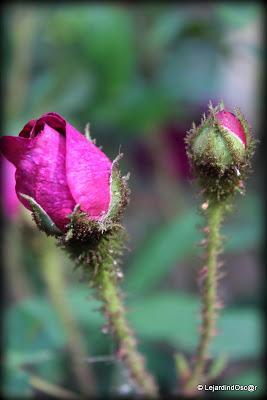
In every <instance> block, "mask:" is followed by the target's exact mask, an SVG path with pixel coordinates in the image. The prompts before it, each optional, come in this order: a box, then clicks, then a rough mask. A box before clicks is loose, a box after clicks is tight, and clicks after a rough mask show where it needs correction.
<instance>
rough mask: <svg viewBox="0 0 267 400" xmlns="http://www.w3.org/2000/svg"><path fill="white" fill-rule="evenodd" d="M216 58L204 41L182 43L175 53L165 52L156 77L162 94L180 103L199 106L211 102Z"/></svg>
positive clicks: (208, 44)
mask: <svg viewBox="0 0 267 400" xmlns="http://www.w3.org/2000/svg"><path fill="white" fill-rule="evenodd" d="M218 56H219V53H218V50H217V49H216V48H215V47H214V45H213V43H209V42H208V41H207V40H201V39H199V38H194V39H187V40H186V41H182V42H181V43H180V44H179V45H177V48H176V50H175V52H169V53H168V54H166V55H165V57H164V58H163V59H162V62H161V65H160V67H159V70H158V76H157V79H158V82H159V83H160V85H161V87H162V90H164V91H165V92H166V93H169V96H170V97H171V98H173V99H176V100H180V101H181V100H182V101H193V102H195V101H199V102H201V101H203V99H208V98H214V96H216V94H215V93H216V89H217V87H216V85H217V83H218V82H217V72H218V70H217V68H216V67H215V65H216V63H217V62H218ZM196 65H197V68H196ZM192 76H194V79H192Z"/></svg>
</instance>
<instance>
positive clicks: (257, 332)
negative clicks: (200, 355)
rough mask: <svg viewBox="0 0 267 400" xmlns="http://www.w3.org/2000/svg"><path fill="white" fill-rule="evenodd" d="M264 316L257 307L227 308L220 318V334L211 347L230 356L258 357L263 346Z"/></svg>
mask: <svg viewBox="0 0 267 400" xmlns="http://www.w3.org/2000/svg"><path fill="white" fill-rule="evenodd" d="M262 328H263V327H262V316H261V314H260V312H259V311H257V310H256V309H252V308H251V309H249V308H248V309H238V308H235V309H230V310H225V311H224V312H223V313H222V315H221V317H220V318H219V320H218V336H216V337H215V339H214V342H213V345H212V346H211V349H212V351H213V353H214V354H220V353H221V352H223V353H226V355H228V354H229V357H235V358H237V359H238V358H246V357H258V356H259V355H260V354H261V351H262V348H263V340H262V334H263V329H262Z"/></svg>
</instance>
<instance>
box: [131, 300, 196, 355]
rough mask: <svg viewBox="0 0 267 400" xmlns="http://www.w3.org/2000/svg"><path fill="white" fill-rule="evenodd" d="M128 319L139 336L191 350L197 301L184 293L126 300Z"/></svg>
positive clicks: (194, 341) (194, 336) (194, 333)
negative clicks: (128, 302)
mask: <svg viewBox="0 0 267 400" xmlns="http://www.w3.org/2000/svg"><path fill="white" fill-rule="evenodd" d="M130 310H131V311H130V312H129V318H130V319H131V320H132V322H133V325H134V327H135V328H136V330H137V332H138V333H139V335H140V336H141V337H143V338H146V339H149V340H153V339H154V340H167V341H169V342H171V343H175V344H177V343H178V344H179V345H180V346H181V347H183V348H189V349H192V348H193V346H194V345H195V343H196V334H197V321H196V316H197V315H198V302H197V299H196V298H195V297H192V296H190V295H186V294H180V295H175V294H172V293H160V294H158V295H156V296H151V297H149V298H144V299H141V300H135V301H134V302H132V303H130Z"/></svg>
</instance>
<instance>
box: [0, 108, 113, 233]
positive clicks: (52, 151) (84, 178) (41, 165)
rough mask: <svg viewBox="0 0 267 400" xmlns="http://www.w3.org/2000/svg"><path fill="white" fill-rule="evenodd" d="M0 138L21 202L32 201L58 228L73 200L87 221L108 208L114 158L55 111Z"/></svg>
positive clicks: (63, 227)
mask: <svg viewBox="0 0 267 400" xmlns="http://www.w3.org/2000/svg"><path fill="white" fill-rule="evenodd" d="M0 140H1V141H0V149H1V151H2V153H3V155H4V156H5V157H6V158H7V159H8V160H9V161H10V162H11V163H13V164H14V165H15V167H16V193H17V196H18V198H19V200H20V201H21V202H22V203H23V204H24V206H25V207H27V208H28V209H31V210H32V206H33V204H35V203H36V204H37V206H40V207H41V208H42V209H43V210H44V211H45V213H47V215H48V216H49V217H50V218H51V220H52V221H53V222H54V224H55V225H56V226H57V227H58V228H59V229H60V230H62V231H65V230H66V225H67V224H68V223H69V218H68V216H69V215H70V214H71V213H72V212H73V210H74V208H75V206H76V205H77V204H79V205H80V210H81V211H83V212H85V213H86V215H87V216H88V218H89V219H91V220H99V219H101V218H102V217H103V216H104V215H105V214H107V213H108V211H109V207H110V203H111V173H112V162H111V161H110V160H109V159H108V157H107V156H106V155H105V154H104V153H103V152H102V151H101V150H100V149H99V148H98V147H97V146H95V144H94V143H93V142H92V141H90V140H88V139H87V138H86V137H85V136H84V135H82V134H81V133H80V132H78V131H77V129H75V128H74V127H73V126H72V125H71V124H70V123H69V122H67V121H66V120H65V119H64V118H62V117H61V116H60V115H59V114H56V113H47V114H44V115H43V116H41V117H40V118H39V119H37V120H31V121H29V122H28V123H27V124H26V125H25V127H24V128H23V129H22V131H21V132H20V133H19V136H17V137H15V136H4V137H2V138H1V139H0ZM25 195H26V196H25ZM29 198H31V199H32V201H31V202H30V201H29Z"/></svg>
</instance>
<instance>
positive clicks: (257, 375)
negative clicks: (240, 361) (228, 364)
mask: <svg viewBox="0 0 267 400" xmlns="http://www.w3.org/2000/svg"><path fill="white" fill-rule="evenodd" d="M224 383H225V384H226V385H236V384H237V385H243V386H247V385H254V386H257V388H256V389H255V390H251V391H249V390H235V391H225V392H223V395H224V396H227V397H228V396H231V397H232V396H233V395H234V396H242V397H243V396H244V395H245V396H253V397H254V396H259V395H261V394H263V393H265V389H266V381H265V379H264V376H263V372H262V370H260V369H259V368H253V369H249V370H247V371H246V372H242V373H241V374H239V375H236V376H235V377H234V378H231V379H226V380H225V382H224Z"/></svg>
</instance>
